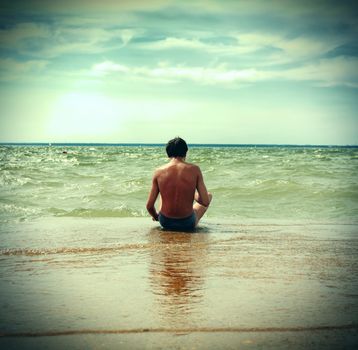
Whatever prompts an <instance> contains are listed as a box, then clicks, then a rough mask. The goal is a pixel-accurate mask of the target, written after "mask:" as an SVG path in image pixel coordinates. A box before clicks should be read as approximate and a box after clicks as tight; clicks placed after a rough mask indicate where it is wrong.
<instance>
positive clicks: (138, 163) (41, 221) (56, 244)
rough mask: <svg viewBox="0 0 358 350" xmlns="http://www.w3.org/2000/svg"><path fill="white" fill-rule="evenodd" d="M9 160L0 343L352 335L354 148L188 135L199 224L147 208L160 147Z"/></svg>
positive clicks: (78, 149)
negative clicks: (190, 229) (188, 225)
mask: <svg viewBox="0 0 358 350" xmlns="http://www.w3.org/2000/svg"><path fill="white" fill-rule="evenodd" d="M63 150H66V152H67V153H66V154H64V153H62V152H63ZM0 156H1V162H0V166H1V170H2V171H1V179H0V180H1V197H0V232H1V241H0V242H1V246H0V285H1V288H0V308H1V312H0V347H1V348H6V349H40V348H41V349H63V348H71V349H84V348H86V349H241V348H242V349H355V348H356V347H357V344H358V317H357V315H358V294H357V290H358V260H357V257H358V240H357V233H358V222H357V220H356V218H357V209H358V200H357V191H356V190H357V182H358V180H357V176H356V170H357V159H358V157H357V149H356V148H324V147H323V148H302V147H297V148H292V147H266V148H264V147H259V148H257V147H236V148H235V147H229V148H225V147H211V148H210V147H196V148H195V147H193V148H192V149H191V150H190V160H189V161H193V162H195V163H197V164H199V165H201V168H202V171H203V174H204V179H205V181H206V183H207V186H208V189H209V190H210V191H212V192H213V194H214V200H213V202H212V205H211V207H210V208H209V211H208V213H207V215H206V216H205V217H204V218H203V220H202V222H201V223H200V226H199V227H198V229H197V230H196V231H195V232H194V233H181V232H170V231H169V232H168V231H164V230H162V229H161V228H160V226H159V224H158V223H157V222H153V221H152V220H151V219H150V217H148V215H147V214H146V212H145V210H144V205H145V201H146V198H147V194H148V191H149V186H150V180H151V175H152V172H153V170H154V168H155V167H156V166H158V165H159V164H162V163H163V162H165V161H166V159H165V157H164V156H163V150H162V149H161V148H160V147H152V146H151V147H149V146H148V147H143V146H136V147H134V146H133V147H130V146H118V147H117V146H116V147H97V146H73V145H72V146H61V147H60V146H56V147H48V146H11V147H10V146H3V147H0Z"/></svg>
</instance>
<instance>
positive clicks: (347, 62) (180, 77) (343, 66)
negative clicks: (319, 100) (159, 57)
mask: <svg viewBox="0 0 358 350" xmlns="http://www.w3.org/2000/svg"><path fill="white" fill-rule="evenodd" d="M357 65H358V59H356V58H345V57H336V58H332V59H322V60H319V61H317V62H316V63H309V64H306V65H302V66H301V67H298V68H288V69H279V70H267V69H257V68H254V67H253V68H248V69H228V68H227V67H226V66H225V65H218V66H215V67H208V68H205V67H198V66H184V65H181V66H180V65H176V66H170V65H169V64H168V63H165V64H159V65H158V66H156V67H147V66H139V67H130V66H126V65H122V64H119V63H114V62H111V61H104V62H101V63H98V64H95V65H93V67H92V69H91V74H92V75H94V76H97V77H105V76H110V77H111V78H112V77H114V75H115V74H120V75H121V77H124V78H131V79H132V78H134V79H150V80H152V81H156V82H158V83H178V82H183V81H191V82H194V83H197V84H203V85H216V84H220V85H227V86H228V85H232V84H239V85H240V84H244V85H245V84H252V83H257V82H261V81H277V80H289V81H308V82H313V83H315V84H319V85H321V86H336V85H344V86H351V87H358V83H357V81H358V73H357V72H356V71H357V70H356V67H357Z"/></svg>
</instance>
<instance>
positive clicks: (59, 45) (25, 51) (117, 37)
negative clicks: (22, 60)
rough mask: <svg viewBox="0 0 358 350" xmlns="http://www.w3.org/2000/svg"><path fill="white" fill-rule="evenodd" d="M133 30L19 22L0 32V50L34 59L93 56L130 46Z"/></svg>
mask: <svg viewBox="0 0 358 350" xmlns="http://www.w3.org/2000/svg"><path fill="white" fill-rule="evenodd" d="M134 35H135V31H134V30H131V29H127V28H124V29H107V28H100V27H95V26H92V27H88V26H87V27H81V26H61V25H48V24H38V23H19V24H16V25H15V26H13V27H10V28H6V29H2V30H0V48H2V49H12V50H16V51H17V53H19V54H22V55H27V56H33V57H46V58H53V57H57V56H59V55H64V54H81V53H84V54H93V53H101V52H105V51H108V50H113V49H115V48H117V49H120V48H122V47H124V46H125V45H127V44H128V43H129V42H130V40H131V39H132V38H133V36H134Z"/></svg>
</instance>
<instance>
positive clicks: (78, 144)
mask: <svg viewBox="0 0 358 350" xmlns="http://www.w3.org/2000/svg"><path fill="white" fill-rule="evenodd" d="M0 145H1V146H7V145H8V146H27V145H28V146H99V147H100V146H153V147H160V146H165V145H166V143H161V142H158V143H152V142H0ZM188 146H191V147H215V146H216V147H220V146H221V147H275V146H276V147H277V146H281V147H283V146H284V147H351V148H356V147H357V148H358V144H341V145H339V144H289V143H188Z"/></svg>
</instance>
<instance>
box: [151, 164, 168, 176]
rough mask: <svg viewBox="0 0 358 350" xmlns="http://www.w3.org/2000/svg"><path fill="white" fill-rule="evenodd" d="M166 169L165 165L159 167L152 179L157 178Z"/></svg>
mask: <svg viewBox="0 0 358 350" xmlns="http://www.w3.org/2000/svg"><path fill="white" fill-rule="evenodd" d="M166 167H167V165H166V164H165V165H162V166H160V167H159V168H156V169H155V170H154V175H153V177H158V176H159V175H160V174H161V173H163V171H165V169H166Z"/></svg>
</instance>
